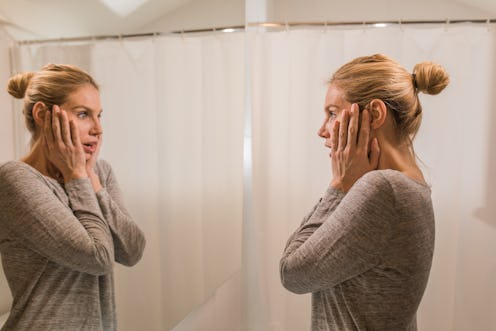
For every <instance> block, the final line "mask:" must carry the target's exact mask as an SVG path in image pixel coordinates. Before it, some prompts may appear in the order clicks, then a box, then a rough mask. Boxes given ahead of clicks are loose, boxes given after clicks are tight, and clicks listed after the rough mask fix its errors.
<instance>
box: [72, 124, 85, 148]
mask: <svg viewBox="0 0 496 331" xmlns="http://www.w3.org/2000/svg"><path fill="white" fill-rule="evenodd" d="M69 127H70V130H71V131H70V132H71V142H72V144H73V145H74V146H75V147H76V148H83V145H82V144H81V139H79V131H78V129H77V126H76V123H74V121H70V122H69Z"/></svg>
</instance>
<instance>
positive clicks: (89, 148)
mask: <svg viewBox="0 0 496 331" xmlns="http://www.w3.org/2000/svg"><path fill="white" fill-rule="evenodd" d="M83 149H84V151H85V152H86V153H90V154H93V153H94V152H95V151H96V144H83Z"/></svg>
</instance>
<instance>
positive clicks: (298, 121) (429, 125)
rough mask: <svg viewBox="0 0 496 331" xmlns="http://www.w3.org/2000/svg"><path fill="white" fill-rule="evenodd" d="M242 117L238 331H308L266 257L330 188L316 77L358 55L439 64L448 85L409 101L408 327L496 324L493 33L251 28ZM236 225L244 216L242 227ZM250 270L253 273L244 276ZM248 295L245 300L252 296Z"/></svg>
mask: <svg viewBox="0 0 496 331" xmlns="http://www.w3.org/2000/svg"><path fill="white" fill-rule="evenodd" d="M248 38H249V39H248V43H247V45H248V46H247V47H248V49H249V54H250V55H249V63H250V68H251V72H250V74H251V77H252V81H251V82H250V83H251V91H252V93H251V96H250V100H251V103H252V108H253V109H252V110H253V137H254V138H253V160H254V161H253V163H254V164H253V213H254V216H253V218H252V219H250V220H249V221H250V222H253V224H254V225H253V226H252V227H251V229H252V231H251V233H248V234H246V233H245V234H244V235H245V237H249V238H251V239H252V241H253V242H252V243H249V244H248V245H246V246H245V248H246V247H247V249H251V250H253V251H255V252H256V253H254V254H244V256H247V258H246V259H245V261H243V263H244V265H249V266H250V268H251V270H252V271H251V273H252V275H251V277H250V278H249V279H248V280H246V282H245V283H244V284H245V292H244V293H245V297H246V298H247V299H245V302H244V304H245V306H244V307H245V314H246V321H247V324H245V325H246V328H245V329H246V330H253V331H264V330H271V331H300V330H308V327H309V314H310V301H309V296H308V295H306V296H298V295H294V294H291V293H288V292H287V291H286V290H284V289H283V288H282V286H281V285H280V281H279V273H278V262H279V258H280V256H281V253H282V250H283V249H284V245H285V242H286V239H287V238H288V236H289V235H290V233H291V232H292V231H293V230H294V229H295V228H296V227H297V226H298V225H299V223H300V222H301V219H302V217H303V216H304V215H305V214H306V213H307V212H308V210H309V209H310V208H311V207H312V206H313V204H314V203H315V202H316V200H317V199H318V198H319V197H320V196H321V194H323V192H324V191H325V189H326V187H327V185H328V183H329V182H330V168H329V164H330V162H329V159H328V150H327V149H326V148H324V146H323V141H322V139H320V138H318V137H317V135H316V133H317V129H318V127H319V126H320V125H321V121H322V119H323V116H324V114H323V103H324V96H325V90H326V86H325V84H324V83H325V81H326V80H328V79H329V78H330V75H331V74H332V72H334V71H335V70H336V69H337V68H338V67H339V66H341V65H342V64H344V63H345V62H347V61H349V60H351V59H353V58H355V57H357V56H362V55H369V54H373V53H384V54H386V55H389V56H391V57H393V58H394V59H396V60H398V61H399V62H400V63H401V64H403V65H404V66H405V67H406V68H409V69H410V70H411V69H413V66H414V65H415V64H416V63H418V62H422V61H435V62H438V63H440V64H442V65H443V66H444V67H445V68H446V69H447V71H448V72H449V74H450V76H451V84H450V85H449V86H448V88H447V89H446V90H445V91H444V92H443V93H442V94H441V95H439V96H421V101H422V103H423V106H424V121H423V126H422V128H421V131H420V132H419V134H418V136H417V139H416V142H415V148H416V152H417V154H418V156H419V158H420V159H421V161H422V163H423V166H424V169H425V174H426V176H427V178H428V181H429V183H430V184H431V185H432V196H433V203H434V208H435V215H436V226H437V228H436V250H435V256H434V261H433V267H432V272H431V277H430V280H429V284H428V288H427V290H426V293H425V296H424V299H423V302H422V304H421V307H420V311H419V316H418V322H419V330H423V331H437V330H456V331H458V330H459V331H469V330H476V331H485V330H487V331H489V330H492V329H493V328H494V325H496V314H494V311H495V309H496V285H495V282H494V281H493V280H494V279H495V277H496V258H495V256H496V255H495V252H496V209H495V204H494V203H495V201H496V194H495V193H496V190H495V184H496V170H495V169H496V168H495V165H496V162H495V158H496V149H495V148H496V134H495V129H494V127H495V124H496V113H495V111H496V109H495V108H494V104H495V101H496V97H494V95H495V93H494V91H495V87H496V85H495V77H496V75H495V74H496V71H495V66H494V62H495V44H494V39H495V31H494V28H493V27H490V26H462V27H456V26H438V27H420V28H419V27H416V28H415V27H392V28H381V29H374V28H365V29H363V28H358V29H344V30H336V29H334V30H328V31H322V30H318V31H316V30H297V31H283V32H277V33H263V32H257V31H254V32H252V33H250V34H249V36H248ZM245 221H246V220H245ZM253 269H255V271H253ZM253 293H256V294H253Z"/></svg>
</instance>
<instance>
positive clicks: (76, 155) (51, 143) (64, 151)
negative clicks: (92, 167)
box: [43, 105, 87, 182]
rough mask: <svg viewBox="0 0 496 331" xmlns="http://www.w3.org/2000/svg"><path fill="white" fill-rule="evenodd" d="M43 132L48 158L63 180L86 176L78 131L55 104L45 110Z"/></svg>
mask: <svg viewBox="0 0 496 331" xmlns="http://www.w3.org/2000/svg"><path fill="white" fill-rule="evenodd" d="M43 134H44V140H45V146H46V150H47V157H48V160H49V161H50V162H51V163H52V164H53V165H54V166H55V167H56V168H57V169H58V170H59V171H60V172H61V174H62V176H63V178H64V182H68V181H70V180H72V179H75V178H81V177H86V176H87V174H86V170H85V162H86V161H85V156H84V151H83V146H82V144H81V141H80V139H79V132H78V131H77V127H76V125H75V124H74V122H73V121H69V119H68V117H67V113H66V112H65V111H64V110H62V109H60V108H59V107H58V106H56V105H55V106H53V108H52V110H51V111H49V110H47V111H46V113H45V118H44V124H43Z"/></svg>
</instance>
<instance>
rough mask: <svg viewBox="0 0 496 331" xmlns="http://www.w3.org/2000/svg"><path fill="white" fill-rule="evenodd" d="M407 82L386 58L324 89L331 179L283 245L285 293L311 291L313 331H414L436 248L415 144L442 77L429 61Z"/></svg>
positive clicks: (341, 74) (350, 70)
mask: <svg viewBox="0 0 496 331" xmlns="http://www.w3.org/2000/svg"><path fill="white" fill-rule="evenodd" d="M413 72H414V73H413V74H410V73H409V72H407V70H406V69H404V68H403V67H402V66H400V65H399V64H398V63H396V62H395V61H393V60H392V59H390V58H388V57H386V56H383V55H372V56H366V57H360V58H357V59H355V60H353V61H351V62H349V63H347V64H345V65H344V66H342V67H341V68H340V69H338V70H337V71H336V73H335V74H334V75H333V77H332V78H331V80H330V82H329V88H328V91H327V95H326V100H325V103H326V104H325V114H326V115H325V120H324V123H323V125H322V127H321V128H320V130H319V132H318V134H319V136H320V137H322V138H324V139H325V145H326V146H327V147H329V148H330V149H331V154H330V157H331V163H332V181H331V183H330V186H329V188H328V190H327V192H326V194H325V195H324V197H323V198H322V199H321V200H320V201H319V202H318V203H317V205H316V206H315V207H314V208H313V210H312V211H311V212H310V214H309V215H308V216H307V217H306V218H305V219H304V221H303V223H302V224H301V226H300V227H299V228H298V229H297V230H296V231H295V232H294V234H293V235H292V236H291V237H290V238H289V241H288V243H287V246H286V249H285V251H284V254H283V257H282V259H281V263H280V271H281V279H282V283H283V285H284V286H285V287H286V288H287V289H288V290H290V291H292V292H295V293H309V292H310V293H312V330H315V331H316V330H319V331H320V330H340V331H341V330H394V331H400V330H416V329H417V327H416V311H417V308H418V305H419V303H420V300H421V298H422V295H423V293H424V290H425V287H426V284H427V280H428V277H429V271H430V268H431V262H432V255H433V249H434V213H433V209H432V202H431V196H430V195H431V191H430V188H429V186H428V185H427V184H426V182H425V180H424V177H423V175H422V171H421V170H420V168H419V166H418V165H417V162H416V157H415V153H414V151H413V145H412V139H413V137H414V136H415V134H416V133H417V131H418V129H419V126H420V122H421V118H422V108H421V105H420V102H419V99H418V93H419V92H424V93H428V94H437V93H439V92H441V91H442V90H443V89H444V88H445V87H446V86H447V84H448V81H449V79H448V75H447V73H446V72H445V71H444V69H443V68H442V67H440V66H439V65H436V64H433V63H427V62H424V63H420V64H417V65H416V66H415V68H414V70H413Z"/></svg>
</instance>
